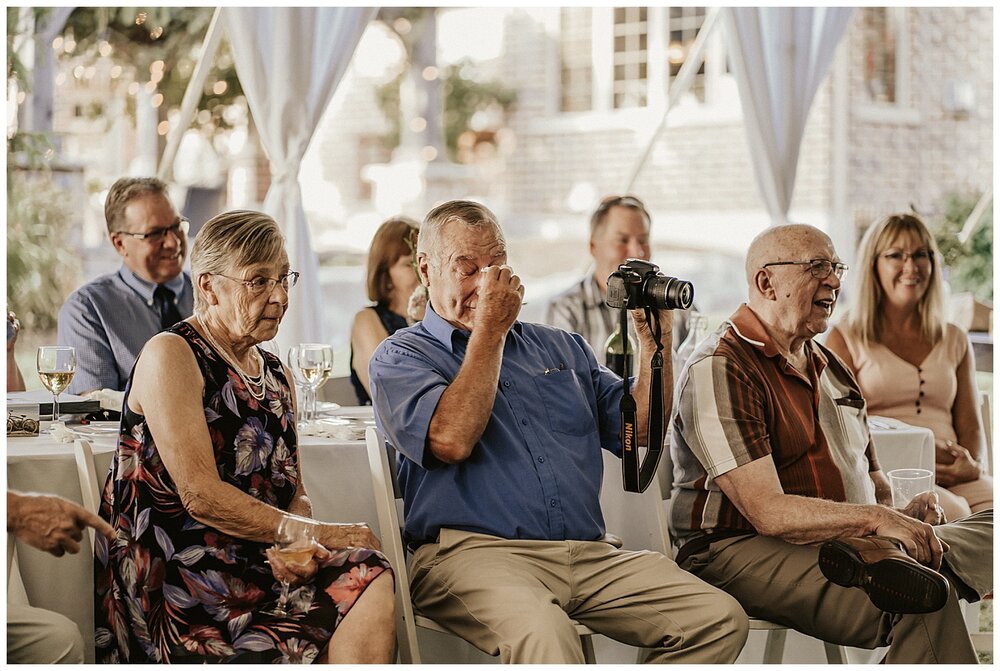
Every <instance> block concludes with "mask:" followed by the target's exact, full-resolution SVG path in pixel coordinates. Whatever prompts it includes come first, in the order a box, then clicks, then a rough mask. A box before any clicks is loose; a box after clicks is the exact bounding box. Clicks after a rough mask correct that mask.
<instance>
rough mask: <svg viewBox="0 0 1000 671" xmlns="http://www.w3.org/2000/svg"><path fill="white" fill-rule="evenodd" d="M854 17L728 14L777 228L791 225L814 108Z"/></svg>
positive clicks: (754, 147) (818, 12)
mask: <svg viewBox="0 0 1000 671" xmlns="http://www.w3.org/2000/svg"><path fill="white" fill-rule="evenodd" d="M853 11H854V10H853V9H852V8H849V7H825V8H824V7H734V8H731V9H729V11H727V12H725V26H726V45H727V46H726V48H727V50H728V52H729V54H730V63H732V67H733V74H734V75H735V77H736V82H737V85H738V87H739V92H740V100H741V102H742V106H743V116H744V123H745V127H746V130H747V139H748V140H749V144H750V152H751V158H752V160H753V162H754V174H755V175H756V178H757V185H758V187H759V189H760V192H761V196H762V197H763V199H764V203H765V205H766V206H767V211H768V214H770V216H771V222H772V224H774V225H777V224H782V223H785V222H786V221H787V218H788V209H789V207H790V206H791V202H792V194H793V193H794V190H795V171H796V168H797V166H798V161H799V148H800V145H801V142H802V134H803V132H804V131H805V126H806V120H807V119H808V117H809V108H810V107H811V106H812V102H813V99H814V98H815V96H816V91H817V89H818V88H819V85H820V84H821V83H822V82H823V79H824V77H825V76H826V73H827V71H828V70H829V68H830V64H831V63H832V62H833V57H834V54H835V52H836V48H837V44H838V43H839V42H840V39H841V37H843V35H844V32H845V31H846V29H847V24H848V22H849V21H850V18H851V13H852V12H853Z"/></svg>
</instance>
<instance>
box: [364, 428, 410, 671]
mask: <svg viewBox="0 0 1000 671" xmlns="http://www.w3.org/2000/svg"><path fill="white" fill-rule="evenodd" d="M365 442H366V444H367V447H368V465H369V468H370V470H371V477H372V489H373V490H374V492H373V493H374V495H375V509H376V512H377V514H378V527H379V529H380V530H381V532H382V539H381V540H382V554H384V555H385V557H386V559H388V560H389V563H390V564H391V565H392V569H393V571H394V572H395V574H396V643H397V645H398V648H399V661H400V662H401V663H403V664H420V648H419V647H418V646H417V627H416V622H415V620H414V615H413V602H412V601H411V600H410V575H409V571H408V570H407V568H406V550H405V548H404V547H403V536H402V524H401V521H400V515H399V510H398V508H397V503H398V499H399V498H400V495H399V493H398V492H399V488H398V485H397V484H396V451H395V450H394V449H393V448H392V447H391V446H390V445H388V444H387V443H386V442H385V438H384V437H383V436H382V434H381V432H380V431H379V430H378V429H376V428H375V427H373V426H372V427H368V429H367V430H366V431H365Z"/></svg>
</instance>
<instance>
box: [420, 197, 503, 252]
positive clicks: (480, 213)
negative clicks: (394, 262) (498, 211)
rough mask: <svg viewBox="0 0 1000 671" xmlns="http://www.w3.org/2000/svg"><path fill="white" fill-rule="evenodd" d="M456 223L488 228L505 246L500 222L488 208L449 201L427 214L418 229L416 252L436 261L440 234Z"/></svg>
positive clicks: (469, 201) (468, 201) (472, 203)
mask: <svg viewBox="0 0 1000 671" xmlns="http://www.w3.org/2000/svg"><path fill="white" fill-rule="evenodd" d="M452 221H458V222H461V223H463V224H465V225H466V226H471V227H473V228H486V227H489V228H491V229H492V230H493V233H494V234H495V235H496V238H497V240H498V241H500V242H501V243H503V244H505V240H504V237H503V231H502V230H501V229H500V222H498V221H497V217H496V215H495V214H493V213H492V212H491V211H490V209H489V208H488V207H486V206H485V205H480V204H479V203H474V202H472V201H471V200H449V201H448V202H446V203H442V204H441V205H438V206H437V207H435V208H434V209H433V210H431V211H430V212H428V213H427V216H426V217H424V223H423V225H421V227H420V237H419V238H418V239H417V251H418V252H423V253H425V254H427V256H428V257H431V258H434V259H435V260H437V248H438V244H439V243H440V241H441V232H442V231H443V230H444V227H445V225H447V224H449V223H450V222H452Z"/></svg>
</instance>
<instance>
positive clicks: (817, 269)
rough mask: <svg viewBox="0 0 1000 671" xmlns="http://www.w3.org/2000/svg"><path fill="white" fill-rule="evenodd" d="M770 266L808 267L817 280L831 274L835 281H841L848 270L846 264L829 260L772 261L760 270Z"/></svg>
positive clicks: (848, 267)
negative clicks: (834, 276)
mask: <svg viewBox="0 0 1000 671" xmlns="http://www.w3.org/2000/svg"><path fill="white" fill-rule="evenodd" d="M771 266H809V268H808V270H809V272H810V273H812V276H813V277H815V278H816V279H817V280H825V279H826V278H828V277H829V276H830V273H833V274H834V275H836V276H837V279H838V280H840V279H843V278H844V273H846V272H847V271H848V270H850V266H848V265H847V264H846V263H841V262H840V261H831V260H829V259H810V260H808V261H772V262H771V263H765V264H764V265H762V266H761V268H770V267H771Z"/></svg>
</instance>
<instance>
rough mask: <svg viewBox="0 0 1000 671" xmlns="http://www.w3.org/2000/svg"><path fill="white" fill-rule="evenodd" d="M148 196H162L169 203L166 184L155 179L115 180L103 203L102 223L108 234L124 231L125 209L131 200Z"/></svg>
mask: <svg viewBox="0 0 1000 671" xmlns="http://www.w3.org/2000/svg"><path fill="white" fill-rule="evenodd" d="M148 195H154V196H163V197H164V198H166V199H167V201H168V202H169V201H170V198H168V197H167V185H166V183H165V182H162V181H161V180H159V179H157V178H155V177H122V178H121V179H119V180H116V181H115V183H114V184H112V185H111V188H110V189H108V197H107V198H106V199H105V201H104V221H105V223H106V224H107V226H108V233H109V234H111V233H114V232H115V231H121V230H124V229H123V226H124V225H125V208H126V207H128V204H129V203H131V202H132V201H133V200H135V199H137V198H142V197H143V196H148ZM171 207H173V204H171Z"/></svg>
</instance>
